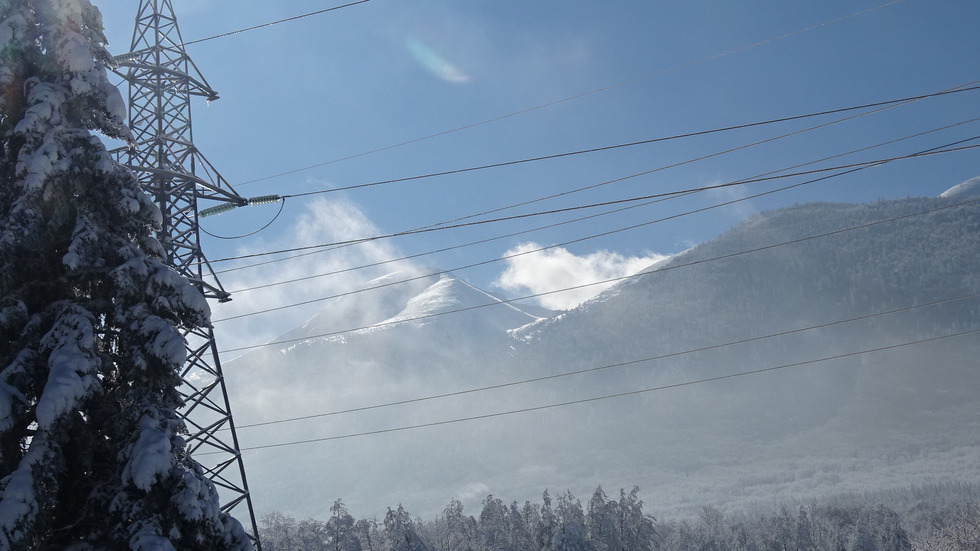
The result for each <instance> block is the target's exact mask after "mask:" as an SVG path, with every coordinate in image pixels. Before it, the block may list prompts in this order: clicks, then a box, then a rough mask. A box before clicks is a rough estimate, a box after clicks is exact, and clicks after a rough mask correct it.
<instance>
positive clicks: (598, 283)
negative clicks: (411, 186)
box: [212, 146, 980, 352]
mask: <svg viewBox="0 0 980 551" xmlns="http://www.w3.org/2000/svg"><path fill="white" fill-rule="evenodd" d="M977 147H980V146H977ZM872 166H880V165H868V166H862V167H859V168H855V169H851V170H848V171H846V172H842V173H838V174H833V175H830V176H825V177H822V178H817V179H815V180H809V181H806V182H802V183H798V184H793V185H790V186H786V187H783V188H777V189H774V190H769V191H766V192H762V193H758V194H755V195H750V196H747V197H743V198H741V199H735V200H732V201H727V202H724V203H720V204H716V205H711V206H708V207H703V208H700V209H696V210H693V211H688V212H684V213H678V214H674V215H671V216H667V217H665V218H659V219H656V220H652V221H648V222H643V223H640V224H635V225H632V226H628V227H626V228H621V229H617V230H611V231H608V232H604V233H600V234H595V235H590V236H587V237H583V238H579V239H576V240H572V241H566V242H564V243H561V244H558V245H551V246H548V247H542V248H540V249H535V250H529V251H521V252H518V253H513V254H510V255H506V256H504V257H501V258H493V259H490V260H484V261H482V262H476V263H473V264H469V265H466V266H463V267H461V268H458V269H468V268H473V267H477V266H482V265H486V264H490V263H493V262H499V261H501V260H507V259H510V258H516V257H519V256H524V255H528V254H533V253H536V252H540V251H542V250H546V249H552V248H555V247H560V246H566V245H570V244H574V243H579V242H582V241H587V240H590V239H595V238H597V237H605V236H607V235H612V234H615V233H619V232H623V231H627V230H631V229H636V228H639V227H644V226H649V225H652V224H656V223H659V222H664V221H667V220H673V219H676V218H680V217H682V216H688V215H691V214H695V213H699V212H704V211H707V210H711V209H715V208H720V207H723V206H728V205H731V204H734V203H738V202H741V201H747V200H750V199H756V198H758V197H762V196H765V195H770V194H773V193H778V192H781V191H785V190H787V189H793V188H797V187H801V186H803V185H807V184H811V183H815V182H818V181H822V180H826V179H829V178H833V177H836V176H842V175H845V174H851V173H853V172H857V171H858V170H863V169H865V168H871V167H872ZM969 203H972V201H967V202H965V203H959V204H957V205H954V206H960V205H962V204H969ZM941 208H946V207H941ZM926 212H930V211H926ZM901 218H905V217H899V218H897V219H901ZM886 221H887V222H891V221H893V220H892V219H888V220H886ZM872 225H875V224H872ZM861 227H863V226H858V227H856V228H851V229H859V228H861ZM836 233H841V232H840V231H836V232H830V233H828V234H821V235H819V236H818V237H826V236H827V235H834V234H836ZM791 243H792V242H786V243H782V244H780V245H788V244H791ZM747 252H755V250H751V251H747ZM738 254H742V253H738ZM682 266H684V265H678V266H677V267H682ZM442 273H449V271H448V270H443V271H441V272H437V273H435V274H427V275H424V276H418V277H414V278H410V279H407V280H400V281H394V282H389V283H386V284H382V285H378V286H377V287H376V288H384V287H389V286H392V285H399V284H402V283H406V282H408V281H414V280H418V279H424V278H426V277H432V276H433V275H439V274H442ZM636 275H639V274H636ZM636 275H634V276H624V277H618V278H612V279H607V280H604V281H598V282H594V283H589V284H584V285H579V286H576V287H569V288H565V289H559V290H555V291H549V292H545V293H538V294H535V295H529V296H524V297H519V298H516V299H513V300H505V301H501V302H500V303H510V302H516V301H520V300H527V299H531V298H539V297H542V296H548V295H552V294H556V293H561V292H566V291H571V290H577V289H583V288H587V287H592V286H595V285H603V284H608V283H615V282H618V281H622V280H624V279H629V278H631V277H635V276H636ZM365 290H366V289H358V290H354V291H348V292H345V293H339V294H335V295H331V296H327V297H319V298H315V299H309V300H305V301H301V302H296V303H291V304H285V305H280V306H275V307H272V308H266V309H264V310H255V311H252V312H246V313H244V314H238V315H235V316H229V317H226V318H221V319H216V320H212V323H221V322H225V321H231V320H235V319H241V318H246V317H251V316H256V315H260V314H267V313H270V312H278V311H281V310H286V309H289V308H295V307H298V306H305V305H308V304H314V303H317V302H323V301H326V300H330V299H335V298H340V297H344V296H349V295H354V294H357V293H361V292H364V291H365ZM494 304H499V303H489V304H484V305H482V306H481V307H486V306H492V305H494ZM471 309H474V308H473V307H471V308H464V309H461V310H452V311H447V312H442V313H439V314H432V315H428V316H419V317H415V318H406V319H403V320H398V321H397V322H392V324H394V323H403V322H408V321H417V320H421V319H427V318H429V317H433V316H437V315H444V314H452V313H457V312H462V311H467V310H471ZM369 328H370V326H369V327H360V328H356V329H350V330H346V331H340V332H338V333H331V334H329V335H317V337H324V336H334V335H335V334H342V333H349V332H356V331H360V330H364V329H369ZM309 338H313V337H309ZM299 340H303V339H299ZM281 342H289V341H281ZM281 342H279V343H267V344H281ZM260 346H265V345H260ZM238 350H239V349H230V350H228V351H229V352H233V351H238Z"/></svg>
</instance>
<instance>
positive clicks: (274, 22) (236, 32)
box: [181, 0, 371, 46]
mask: <svg viewBox="0 0 980 551" xmlns="http://www.w3.org/2000/svg"><path fill="white" fill-rule="evenodd" d="M370 1H371V0H358V1H357V2H350V3H347V4H344V5H342V6H334V7H332V8H326V9H323V10H317V11H314V12H310V13H304V14H302V15H296V16H293V17H287V18H286V19H280V20H278V21H270V22H268V23H262V24H261V25H255V26H252V27H246V28H244V29H238V30H237V31H230V32H226V33H221V34H216V35H214V36H209V37H207V38H198V39H197V40H191V41H190V42H184V43H183V44H181V45H182V46H190V45H191V44H198V43H200V42H207V41H208V40H215V39H217V38H224V37H226V36H232V35H235V34H241V33H244V32H248V31H254V30H256V29H264V28H266V27H271V26H273V25H278V24H280V23H288V22H290V21H296V20H298V19H305V18H307V17H312V16H314V15H320V14H321V13H327V12H330V11H334V10H339V9H342V8H349V7H351V6H356V5H358V4H365V3H367V2H370Z"/></svg>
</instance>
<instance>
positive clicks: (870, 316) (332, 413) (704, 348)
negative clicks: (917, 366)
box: [236, 293, 980, 429]
mask: <svg viewBox="0 0 980 551" xmlns="http://www.w3.org/2000/svg"><path fill="white" fill-rule="evenodd" d="M977 297H980V293H972V294H969V295H963V296H959V297H953V298H948V299H943V300H937V301H933V302H929V303H925V304H915V305H913V306H906V307H904V308H896V309H893V310H888V311H883V312H875V313H873V314H865V315H863V316H857V317H853V318H848V319H844V320H838V321H832V322H826V323H821V324H818V325H810V326H807V327H800V328H797V329H789V330H786V331H781V332H778V333H770V334H768V335H760V336H756V337H750V338H746V339H740V340H736V341H730V342H726V343H721V344H713V345H709V346H702V347H700V348H692V349H688V350H683V351H679V352H671V353H669V354H662V355H659V356H651V357H649V358H641V359H639V360H630V361H626V362H619V363H614V364H607V365H602V366H599V367H590V368H587V369H579V370H576V371H567V372H564V373H556V374H553V375H545V376H541V377H533V378H530V379H522V380H518V381H511V382H506V383H499V384H495V385H489V386H483V387H478V388H470V389H466V390H458V391H455V392H446V393H443V394H433V395H429V396H424V397H421V398H410V399H405V400H398V401H394V402H385V403H381V404H374V405H369V406H361V407H356V408H349V409H343V410H337V411H330V412H326V413H316V414H311V415H303V416H299V417H290V418H286V419H276V420H273V421H263V422H258V423H249V424H245V425H237V426H236V428H238V429H247V428H255V427H264V426H268V425H278V424H282V423H291V422H295V421H306V420H309V419H317V418H321V417H332V416H335V415H343V414H347V413H357V412H361V411H369V410H373V409H381V408H387V407H393V406H402V405H407V404H415V403H419V402H428V401H431V400H439V399H442V398H453V397H456V396H463V395H466V394H475V393H478V392H486V391H489V390H499V389H501V388H509V387H515V386H521V385H526V384H530V383H538V382H542V381H550V380H553V379H562V378H565V377H571V376H574V375H583V374H586V373H594V372H597V371H605V370H608V369H614V368H617V367H625V366H630V365H635V364H639V363H646V362H652V361H657V360H664V359H668V358H676V357H680V356H686V355H689V354H696V353H700V352H707V351H709V350H717V349H719V348H727V347H729V346H737V345H740V344H748V343H752V342H758V341H762V340H767V339H773V338H778V337H785V336H788V335H793V334H797V333H804V332H807V331H813V330H817V329H826V328H828V327H834V326H837V325H844V324H847V323H853V322H857V321H866V320H869V319H874V318H878V317H883V316H889V315H893V314H898V313H902V312H909V311H912V310H919V309H923V308H929V307H932V306H939V305H942V304H949V303H953V302H958V301H961V300H967V299H971V298H977Z"/></svg>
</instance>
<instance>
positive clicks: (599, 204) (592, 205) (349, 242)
mask: <svg viewBox="0 0 980 551" xmlns="http://www.w3.org/2000/svg"><path fill="white" fill-rule="evenodd" d="M976 139H980V136H974V137H972V138H968V139H966V140H961V141H960V142H956V143H963V142H967V141H972V140H976ZM950 145H955V144H950ZM941 147H949V145H947V146H941ZM977 147H980V146H978V145H971V146H963V147H957V148H950V149H942V150H935V151H929V152H919V153H912V154H909V155H903V156H899V157H890V158H885V159H877V160H873V161H864V162H861V163H852V164H848V165H839V166H835V167H828V168H822V169H815V170H809V171H804V172H798V173H793V174H786V175H780V176H769V177H765V178H755V179H750V180H738V181H733V182H726V183H724V184H717V185H712V186H701V187H697V188H690V189H686V190H680V191H670V192H664V193H656V194H650V195H643V196H639V197H629V198H625V199H618V200H613V201H602V202H596V203H588V204H584V205H576V206H572V207H565V208H559V209H552V210H547V211H539V212H531V213H525V214H518V215H513V216H504V217H500V218H493V219H488V220H478V221H472V222H464V223H459V224H452V225H445V226H431V227H425V228H419V229H415V230H405V231H402V232H396V233H389V234H383V235H375V236H370V237H362V238H357V239H349V240H343V241H333V242H330V243H321V244H317V245H306V246H302V247H292V248H288V249H279V250H275V251H266V252H260V253H250V254H243V255H237V256H230V257H225V258H218V259H215V260H211V261H210V262H211V263H212V264H216V263H218V262H229V261H232V260H242V259H247V258H257V257H262V256H269V255H274V254H282V253H288V252H298V251H307V250H311V249H322V248H326V247H336V246H338V245H353V244H359V243H367V242H370V241H378V240H382V239H390V238H394V237H403V236H408V235H417V234H421V233H429V232H434V231H444V230H455V229H460V228H466V227H472V226H478V225H484V224H493V223H498V222H508V221H513V220H521V219H526V218H533V217H538V216H546V215H552V214H560V213H565V212H573V211H577V210H583V209H589V208H597V207H603V206H610V205H618V204H623V203H631V202H638V201H644V200H648V199H653V198H657V197H669V196H673V195H680V194H684V193H692V192H699V191H708V190H715V189H724V188H728V187H733V186H738V185H744V184H748V183H755V182H761V181H767V180H776V179H782V178H790V177H795V176H802V175H808V174H816V173H819V172H828V171H832V170H843V169H848V168H855V167H857V168H869V167H872V166H879V165H882V164H886V163H890V162H894V161H900V160H908V159H914V158H919V157H924V156H929V155H939V154H943V153H955V152H961V151H966V150H970V149H976V148H977ZM627 178H628V177H627ZM620 180H622V179H620Z"/></svg>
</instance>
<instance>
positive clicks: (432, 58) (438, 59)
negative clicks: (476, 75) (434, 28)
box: [406, 38, 471, 84]
mask: <svg viewBox="0 0 980 551" xmlns="http://www.w3.org/2000/svg"><path fill="white" fill-rule="evenodd" d="M406 43H407V45H408V51H409V52H411V54H412V57H414V58H415V60H416V61H418V62H419V64H420V65H422V67H423V68H425V70H426V71H428V72H429V73H431V74H433V75H434V76H436V77H437V78H439V79H441V80H444V81H446V82H451V83H453V84H465V83H467V82H469V81H470V80H471V79H470V76H469V75H467V74H466V73H464V72H462V71H460V70H459V68H458V67H456V66H455V65H453V64H452V63H450V62H449V61H448V60H447V59H446V58H444V57H442V56H441V55H439V54H438V53H436V52H435V51H434V50H433V49H432V48H430V47H428V46H426V45H425V44H423V43H421V42H419V41H418V40H415V39H414V38H409V39H408V40H407V41H406Z"/></svg>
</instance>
